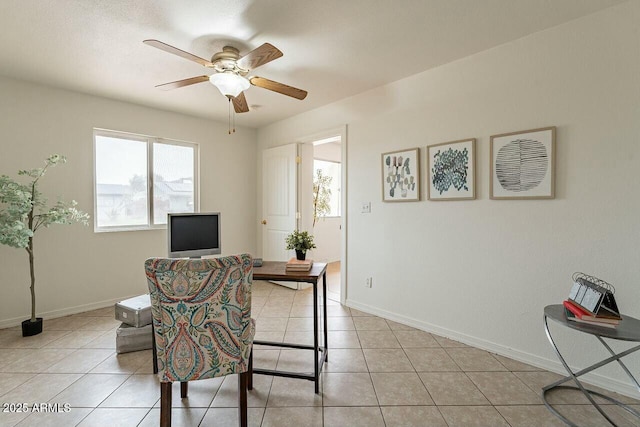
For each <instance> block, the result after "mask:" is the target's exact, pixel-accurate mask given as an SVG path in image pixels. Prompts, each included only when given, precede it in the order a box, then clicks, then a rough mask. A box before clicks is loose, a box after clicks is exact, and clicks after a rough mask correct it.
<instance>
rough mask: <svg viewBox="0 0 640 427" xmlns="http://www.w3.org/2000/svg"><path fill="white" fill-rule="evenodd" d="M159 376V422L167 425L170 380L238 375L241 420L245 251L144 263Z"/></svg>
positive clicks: (247, 381) (246, 369)
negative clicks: (233, 254)
mask: <svg viewBox="0 0 640 427" xmlns="http://www.w3.org/2000/svg"><path fill="white" fill-rule="evenodd" d="M145 271H146V275H147V283H148V285H149V292H150V294H151V310H152V315H153V331H154V336H155V346H156V349H155V350H156V354H157V362H156V363H157V368H158V376H159V378H160V426H161V427H165V426H167V427H168V426H170V425H171V384H172V383H173V382H174V381H179V382H180V395H181V397H182V398H185V397H187V391H188V382H189V381H195V380H204V379H207V378H213V377H221V376H225V375H230V374H238V385H239V388H238V416H239V422H240V425H241V426H246V425H247V389H249V390H251V388H252V378H251V376H252V346H253V336H254V333H255V323H254V321H253V320H252V319H251V283H252V273H253V264H252V259H251V256H250V255H247V254H243V255H238V256H227V257H221V258H211V259H197V260H194V259H168V258H150V259H148V260H146V262H145Z"/></svg>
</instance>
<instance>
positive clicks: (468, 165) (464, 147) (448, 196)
mask: <svg viewBox="0 0 640 427" xmlns="http://www.w3.org/2000/svg"><path fill="white" fill-rule="evenodd" d="M475 148H476V140H475V138H470V139H461V140H458V141H451V142H443V143H441V144H434V145H430V146H428V147H427V168H428V169H429V182H428V185H427V197H428V198H429V200H473V199H475V198H476V182H475V181H476V180H475V175H476V167H475V165H476V151H475Z"/></svg>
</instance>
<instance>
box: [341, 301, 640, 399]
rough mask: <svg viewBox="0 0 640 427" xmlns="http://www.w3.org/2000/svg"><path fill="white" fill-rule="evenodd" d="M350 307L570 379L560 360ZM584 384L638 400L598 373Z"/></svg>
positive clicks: (349, 303) (632, 392)
mask: <svg viewBox="0 0 640 427" xmlns="http://www.w3.org/2000/svg"><path fill="white" fill-rule="evenodd" d="M346 304H347V306H348V307H352V308H355V309H356V310H360V311H362V312H365V313H369V314H374V315H376V316H379V317H383V318H385V319H389V320H392V321H394V322H398V323H402V324H403V325H407V326H411V327H414V328H416V329H420V330H422V331H425V332H429V333H434V334H436V335H440V336H442V337H445V338H449V339H452V340H455V341H459V342H461V343H464V344H467V345H470V346H473V347H476V348H480V349H482V350H486V351H489V352H491V353H495V354H498V355H500V356H505V357H509V358H511V359H513V360H517V361H518V362H522V363H526V364H529V365H531V366H535V367H537V368H540V369H545V370H547V371H551V372H555V373H557V374H560V375H563V376H566V375H567V372H566V371H565V370H564V367H563V366H562V364H561V363H560V361H557V360H552V359H547V358H544V357H540V356H538V355H535V354H531V353H527V352H522V351H519V350H517V349H514V348H511V347H505V346H504V345H502V344H497V343H494V342H491V341H486V340H482V339H479V338H476V337H472V336H470V335H466V334H464V333H461V332H458V331H453V330H451V329H447V328H443V327H442V326H438V325H433V324H431V323H427V322H423V321H421V320H418V319H414V318H411V317H407V316H403V315H400V314H397V313H393V312H390V311H386V310H381V309H379V308H377V307H372V306H370V305H367V304H361V303H358V302H355V301H352V300H349V299H347V301H346ZM581 378H582V377H581ZM584 380H585V382H586V383H588V384H592V385H594V386H597V387H602V388H604V389H606V390H609V391H613V392H616V393H620V394H623V395H625V396H628V397H632V398H634V399H637V398H638V390H637V389H636V388H635V387H633V386H632V385H631V384H628V383H625V382H623V381H620V380H616V379H612V378H609V377H605V376H603V375H601V374H598V373H589V374H587V375H585V376H584Z"/></svg>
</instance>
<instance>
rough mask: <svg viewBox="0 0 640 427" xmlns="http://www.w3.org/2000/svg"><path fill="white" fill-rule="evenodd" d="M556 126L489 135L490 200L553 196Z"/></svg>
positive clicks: (546, 197) (547, 197)
mask: <svg viewBox="0 0 640 427" xmlns="http://www.w3.org/2000/svg"><path fill="white" fill-rule="evenodd" d="M555 157H556V128H555V126H553V127H547V128H540V129H532V130H525V131H520V132H512V133H504V134H501V135H493V136H492V137H491V180H490V184H489V189H490V196H491V198H492V199H497V200H499V199H553V198H554V197H555Z"/></svg>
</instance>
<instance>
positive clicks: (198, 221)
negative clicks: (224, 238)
mask: <svg viewBox="0 0 640 427" xmlns="http://www.w3.org/2000/svg"><path fill="white" fill-rule="evenodd" d="M167 232H168V233H167V234H168V237H169V242H168V243H169V257H170V258H182V257H191V258H199V257H201V256H204V255H218V254H220V253H221V251H220V212H211V213H179V214H172V213H170V214H169V215H168V220H167Z"/></svg>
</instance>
